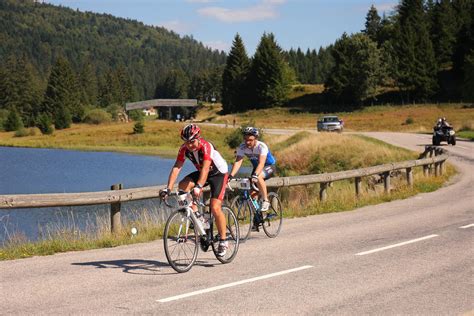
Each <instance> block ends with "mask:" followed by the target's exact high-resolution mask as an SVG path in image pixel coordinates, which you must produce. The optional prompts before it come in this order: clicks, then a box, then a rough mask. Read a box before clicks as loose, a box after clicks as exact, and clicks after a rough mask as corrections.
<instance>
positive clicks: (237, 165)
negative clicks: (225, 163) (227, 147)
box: [230, 156, 244, 176]
mask: <svg viewBox="0 0 474 316" xmlns="http://www.w3.org/2000/svg"><path fill="white" fill-rule="evenodd" d="M243 161H244V157H242V156H237V157H236V158H235V162H234V164H233V165H232V170H231V171H230V175H231V176H235V174H236V173H237V172H238V171H239V169H240V166H242V162H243Z"/></svg>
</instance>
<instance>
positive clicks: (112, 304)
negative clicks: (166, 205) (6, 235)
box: [0, 133, 474, 315]
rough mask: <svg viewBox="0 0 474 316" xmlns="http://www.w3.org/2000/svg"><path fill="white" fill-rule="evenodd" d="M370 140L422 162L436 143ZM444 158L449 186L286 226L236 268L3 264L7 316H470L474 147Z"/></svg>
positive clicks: (149, 248) (62, 257)
mask: <svg viewBox="0 0 474 316" xmlns="http://www.w3.org/2000/svg"><path fill="white" fill-rule="evenodd" d="M368 134H369V135H370V136H373V137H377V138H379V139H382V140H385V141H388V142H390V143H393V144H395V145H399V146H403V147H407V148H409V149H413V150H417V151H420V152H421V151H422V150H423V146H424V145H426V144H429V143H430V136H429V135H414V134H396V133H368ZM444 147H445V148H446V149H448V151H449V152H450V153H451V157H450V159H449V161H450V163H453V164H455V166H456V167H457V168H458V169H459V171H460V174H459V175H458V176H456V178H455V179H453V181H452V183H451V184H450V185H447V186H445V187H443V188H442V189H440V190H438V191H436V192H432V193H426V194H420V195H417V196H415V197H412V198H409V199H406V200H399V201H394V202H390V203H384V204H379V205H375V206H368V207H364V208H360V209H357V210H355V211H351V212H342V213H332V214H326V215H320V216H311V217H306V218H298V219H290V220H286V219H285V221H284V223H283V225H284V226H283V228H282V231H281V233H280V235H279V236H278V237H277V238H275V239H269V238H267V237H266V236H265V234H264V233H263V232H260V233H253V234H252V236H251V239H249V240H248V241H247V242H246V243H243V244H241V247H240V250H239V253H238V255H237V257H236V259H235V260H234V262H232V263H230V264H227V265H223V264H221V263H219V262H218V261H217V260H216V259H215V258H214V257H213V254H212V252H207V253H203V252H200V253H199V257H198V263H197V265H196V266H194V267H193V268H192V269H191V271H190V272H188V273H184V274H177V273H175V272H174V270H172V269H171V268H170V267H169V266H168V265H167V262H166V258H165V255H164V251H163V244H162V241H156V242H151V243H146V244H138V245H130V246H122V247H117V248H112V249H97V250H92V251H84V252H71V253H63V254H57V255H53V256H46V257H34V258H29V259H21V260H14V261H4V262H0V297H1V299H0V314H2V315H10V314H159V315H169V314H209V313H210V314H271V315H275V314H284V315H290V314H291V315H294V314H310V315H315V314H323V315H341V314H343V315H344V314H351V315H354V314H355V315H357V314H364V315H366V314H376V315H385V314H390V315H393V314H411V315H415V314H416V315H433V314H436V315H460V314H465V313H468V314H472V313H474V277H473V276H474V274H473V272H474V271H473V266H474V265H473V262H474V251H473V250H474V243H473V241H474V238H473V232H474V192H473V188H474V183H473V174H474V173H473V171H474V170H473V169H474V146H473V143H472V142H462V141H459V142H458V145H457V146H456V147H452V146H449V147H448V146H444ZM415 181H416V179H415ZM183 294H189V295H190V296H187V297H180V295H183Z"/></svg>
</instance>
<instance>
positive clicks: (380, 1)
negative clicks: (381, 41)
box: [44, 0, 398, 56]
mask: <svg viewBox="0 0 474 316" xmlns="http://www.w3.org/2000/svg"><path fill="white" fill-rule="evenodd" d="M44 2H48V3H51V4H55V5H62V6H65V7H70V8H73V9H79V10H80V11H91V12H96V13H108V14H111V15H114V16H117V17H123V18H129V19H133V20H138V21H141V22H143V23H144V24H147V25H153V26H162V27H165V28H167V29H169V30H172V31H174V32H175V33H178V34H180V35H182V36H184V35H188V36H192V37H193V38H194V39H195V40H197V41H199V42H202V43H203V44H204V45H205V46H208V47H210V48H213V49H218V50H223V51H225V52H229V50H230V48H231V47H232V41H233V39H234V37H235V34H237V33H239V34H240V36H241V37H242V39H243V42H244V45H245V48H246V50H247V53H248V54H249V56H252V55H253V54H254V53H255V49H256V47H257V45H258V43H259V41H260V38H261V37H262V35H263V33H264V32H267V33H273V34H274V35H275V39H276V41H277V42H278V44H279V45H280V47H281V48H283V49H284V50H289V49H291V48H294V49H296V48H298V47H299V48H301V49H302V50H303V51H306V49H316V50H318V49H319V47H321V46H322V47H326V46H328V45H330V44H332V43H334V42H335V41H336V40H337V39H338V38H339V37H340V36H341V35H342V33H344V32H346V33H348V34H351V33H356V32H360V31H361V30H362V29H364V27H365V26H364V24H365V17H366V15H367V12H368V10H369V8H370V6H371V5H372V4H373V5H375V7H376V8H377V10H378V12H379V15H380V16H382V14H383V12H385V13H386V14H387V15H389V14H391V13H392V12H393V10H394V8H395V6H396V5H397V4H398V0H46V1H44Z"/></svg>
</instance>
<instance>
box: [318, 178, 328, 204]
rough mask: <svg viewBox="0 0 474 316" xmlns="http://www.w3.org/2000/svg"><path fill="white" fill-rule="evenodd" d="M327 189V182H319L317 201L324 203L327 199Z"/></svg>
mask: <svg viewBox="0 0 474 316" xmlns="http://www.w3.org/2000/svg"><path fill="white" fill-rule="evenodd" d="M327 187H328V184H327V182H321V183H320V186H319V200H320V201H321V202H324V201H326V199H327Z"/></svg>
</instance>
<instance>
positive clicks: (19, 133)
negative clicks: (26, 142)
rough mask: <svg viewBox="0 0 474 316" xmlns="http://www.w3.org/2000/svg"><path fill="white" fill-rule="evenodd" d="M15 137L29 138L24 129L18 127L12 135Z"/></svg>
mask: <svg viewBox="0 0 474 316" xmlns="http://www.w3.org/2000/svg"><path fill="white" fill-rule="evenodd" d="M14 136H15V137H25V136H29V132H28V130H27V129H26V128H24V127H20V128H19V129H17V130H16V132H15V134H14Z"/></svg>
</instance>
